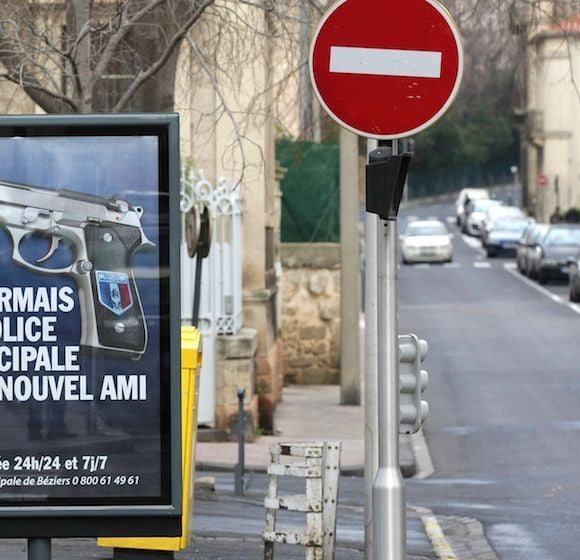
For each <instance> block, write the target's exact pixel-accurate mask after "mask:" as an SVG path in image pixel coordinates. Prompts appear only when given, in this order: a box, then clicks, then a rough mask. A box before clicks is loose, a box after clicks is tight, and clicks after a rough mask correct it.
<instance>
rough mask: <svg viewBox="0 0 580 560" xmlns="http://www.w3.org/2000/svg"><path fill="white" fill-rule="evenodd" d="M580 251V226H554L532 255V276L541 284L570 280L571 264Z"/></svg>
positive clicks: (535, 247) (535, 246)
mask: <svg viewBox="0 0 580 560" xmlns="http://www.w3.org/2000/svg"><path fill="white" fill-rule="evenodd" d="M578 251H580V224H562V223H560V224H552V225H550V226H548V229H547V231H546V233H545V235H543V236H542V237H540V239H539V240H538V242H537V243H536V244H535V245H534V251H533V253H532V254H531V255H530V264H531V267H530V276H532V277H534V278H536V279H537V280H538V282H539V283H540V284H546V283H547V282H548V281H549V280H556V279H568V277H569V272H570V263H571V262H573V261H575V260H576V255H577V253H578Z"/></svg>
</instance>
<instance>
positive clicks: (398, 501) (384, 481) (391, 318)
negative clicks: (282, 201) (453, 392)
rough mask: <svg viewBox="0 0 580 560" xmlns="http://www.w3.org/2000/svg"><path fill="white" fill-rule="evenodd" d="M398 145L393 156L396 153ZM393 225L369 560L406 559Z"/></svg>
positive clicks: (387, 252) (380, 251)
mask: <svg viewBox="0 0 580 560" xmlns="http://www.w3.org/2000/svg"><path fill="white" fill-rule="evenodd" d="M397 151H398V150H397V144H396V141H394V142H393V154H396V153H397ZM397 247H398V238H397V221H396V217H393V218H392V219H389V220H382V219H381V220H379V225H378V231H377V272H378V274H377V303H378V319H377V332H378V341H379V344H378V368H377V373H378V391H377V394H378V426H379V430H378V432H379V433H378V435H379V443H378V471H377V476H376V478H375V481H374V484H373V492H372V500H373V560H406V557H407V552H406V548H407V543H406V540H407V530H406V504H405V486H404V483H403V477H402V475H401V469H400V466H399V372H398V368H399V357H398V355H399V344H398V310H397Z"/></svg>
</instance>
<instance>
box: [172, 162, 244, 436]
mask: <svg viewBox="0 0 580 560" xmlns="http://www.w3.org/2000/svg"><path fill="white" fill-rule="evenodd" d="M202 204H205V206H207V208H208V209H209V212H210V224H211V249H210V252H209V255H208V257H207V258H206V259H204V260H203V261H201V262H202V264H201V266H202V268H201V272H202V274H201V292H200V302H199V320H198V328H199V330H200V331H201V334H202V337H203V365H202V369H201V377H200V389H199V412H198V424H200V425H207V426H213V425H214V422H215V404H216V354H215V337H216V336H217V335H218V334H236V333H237V332H239V330H240V328H241V327H242V209H241V197H240V189H239V187H238V188H234V189H231V188H229V187H228V186H227V184H226V182H225V180H223V179H222V180H221V181H220V182H219V185H218V186H217V187H215V188H214V187H212V185H211V184H210V183H209V182H208V181H207V180H206V179H205V178H204V176H203V172H202V171H199V172H193V173H189V174H184V176H183V177H182V180H181V211H182V213H186V212H188V211H189V210H190V209H191V208H192V207H193V206H195V205H197V206H200V205H202ZM182 231H185V228H183V227H182ZM196 266H197V258H195V257H194V258H190V257H189V256H188V254H187V246H186V243H185V239H182V241H181V320H182V323H183V324H187V325H189V324H191V321H192V315H193V303H194V291H195V272H196Z"/></svg>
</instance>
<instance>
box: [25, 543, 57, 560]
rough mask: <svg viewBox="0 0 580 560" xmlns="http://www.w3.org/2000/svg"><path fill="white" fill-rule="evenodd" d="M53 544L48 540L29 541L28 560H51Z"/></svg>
mask: <svg viewBox="0 0 580 560" xmlns="http://www.w3.org/2000/svg"><path fill="white" fill-rule="evenodd" d="M51 544H52V543H51V541H50V539H46V538H30V539H28V560H50V557H51Z"/></svg>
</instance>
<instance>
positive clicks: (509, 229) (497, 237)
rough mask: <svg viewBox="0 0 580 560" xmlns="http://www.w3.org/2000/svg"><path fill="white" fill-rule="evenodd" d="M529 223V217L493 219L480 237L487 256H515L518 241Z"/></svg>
mask: <svg viewBox="0 0 580 560" xmlns="http://www.w3.org/2000/svg"><path fill="white" fill-rule="evenodd" d="M529 225H530V219H529V218H507V219H501V220H497V221H495V222H494V223H493V225H492V226H491V227H490V228H489V229H486V230H485V231H484V233H483V236H482V238H481V244H482V245H483V248H484V249H485V252H486V253H487V256H488V257H496V256H497V255H511V256H515V255H516V251H517V248H518V242H519V240H520V239H521V238H522V235H523V234H524V232H525V231H526V230H527V228H528V226H529Z"/></svg>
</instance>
